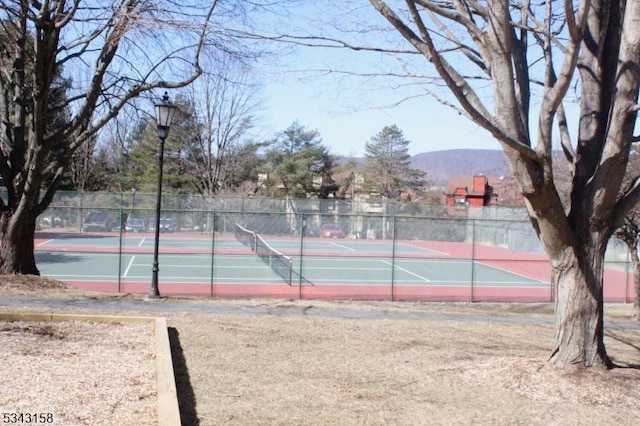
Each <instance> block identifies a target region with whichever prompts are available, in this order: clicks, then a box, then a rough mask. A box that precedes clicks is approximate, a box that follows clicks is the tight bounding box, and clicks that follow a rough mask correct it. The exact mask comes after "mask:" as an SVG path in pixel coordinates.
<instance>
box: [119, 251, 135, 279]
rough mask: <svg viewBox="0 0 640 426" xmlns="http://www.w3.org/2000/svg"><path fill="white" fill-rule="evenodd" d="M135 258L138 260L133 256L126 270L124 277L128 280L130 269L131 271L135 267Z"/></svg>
mask: <svg viewBox="0 0 640 426" xmlns="http://www.w3.org/2000/svg"><path fill="white" fill-rule="evenodd" d="M135 258H136V257H135V256H131V260H130V261H129V264H128V265H127V269H125V271H124V275H122V277H123V278H126V276H127V275H129V269H131V267H132V266H133V260H134V259H135Z"/></svg>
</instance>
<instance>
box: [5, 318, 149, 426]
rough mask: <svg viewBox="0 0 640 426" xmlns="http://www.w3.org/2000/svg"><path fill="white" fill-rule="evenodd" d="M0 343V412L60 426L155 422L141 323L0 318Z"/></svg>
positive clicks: (146, 329)
mask: <svg viewBox="0 0 640 426" xmlns="http://www.w3.org/2000/svg"><path fill="white" fill-rule="evenodd" d="M0 347H1V348H2V356H1V359H2V361H1V362H0V377H3V378H5V379H4V380H3V381H4V386H2V387H1V388H0V412H2V413H15V414H17V415H20V414H22V415H27V416H32V415H34V414H36V415H37V419H38V420H37V423H45V422H46V423H52V424H64V425H114V424H121V425H123V424H137V425H153V424H157V398H156V371H155V365H156V364H155V349H154V337H153V327H151V326H150V325H149V324H124V323H95V322H85V321H63V322H33V321H29V322H25V321H13V322H7V321H0ZM43 420H45V421H43ZM17 423H35V422H34V421H33V420H29V419H26V420H25V419H24V417H23V419H22V420H20V418H19V417H18V421H17Z"/></svg>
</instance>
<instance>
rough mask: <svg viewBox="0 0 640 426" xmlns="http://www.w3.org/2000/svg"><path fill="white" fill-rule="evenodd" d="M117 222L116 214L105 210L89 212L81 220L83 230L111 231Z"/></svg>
mask: <svg viewBox="0 0 640 426" xmlns="http://www.w3.org/2000/svg"><path fill="white" fill-rule="evenodd" d="M117 224H118V214H117V213H114V212H106V211H99V210H97V211H93V212H89V214H87V216H86V217H85V218H84V220H83V221H82V230H83V231H111V230H112V229H113V228H114V226H117Z"/></svg>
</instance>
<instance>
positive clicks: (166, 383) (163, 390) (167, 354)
mask: <svg viewBox="0 0 640 426" xmlns="http://www.w3.org/2000/svg"><path fill="white" fill-rule="evenodd" d="M0 321H91V322H130V323H134V322H141V323H145V322H146V323H149V324H151V323H153V325H154V335H155V348H156V377H157V379H156V380H157V384H156V386H157V393H158V394H157V399H158V402H157V404H158V425H161V426H165V425H166V426H175V425H179V424H180V423H181V420H180V408H179V406H178V392H177V390H176V381H175V374H174V371H173V359H172V357H171V347H170V344H169V333H168V330H167V320H166V319H165V318H163V317H129V316H116V315H73V314H33V313H24V314H18V313H0Z"/></svg>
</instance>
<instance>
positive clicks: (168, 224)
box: [160, 217, 176, 232]
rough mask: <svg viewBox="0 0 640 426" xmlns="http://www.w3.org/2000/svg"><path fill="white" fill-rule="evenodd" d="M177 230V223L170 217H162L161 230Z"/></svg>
mask: <svg viewBox="0 0 640 426" xmlns="http://www.w3.org/2000/svg"><path fill="white" fill-rule="evenodd" d="M175 230H176V223H175V221H174V220H173V219H171V218H170V217H164V218H162V219H160V232H174V231H175Z"/></svg>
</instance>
